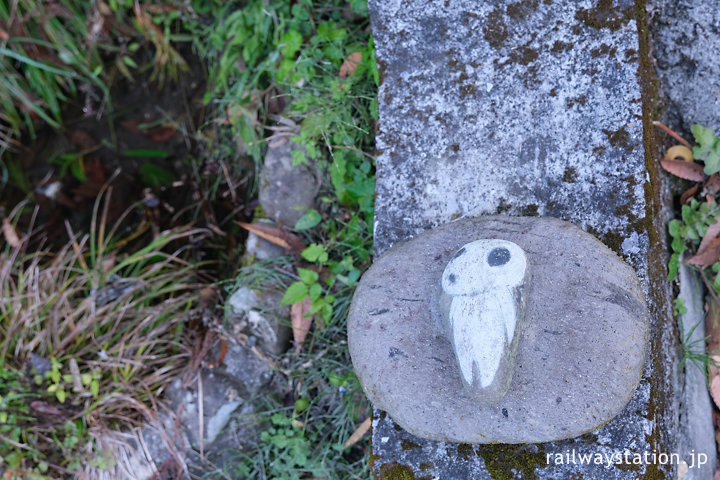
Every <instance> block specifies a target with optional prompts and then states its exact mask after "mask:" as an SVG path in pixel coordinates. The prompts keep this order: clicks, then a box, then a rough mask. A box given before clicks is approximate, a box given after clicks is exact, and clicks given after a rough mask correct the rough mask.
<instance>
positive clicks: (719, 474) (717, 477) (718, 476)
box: [713, 470, 720, 480]
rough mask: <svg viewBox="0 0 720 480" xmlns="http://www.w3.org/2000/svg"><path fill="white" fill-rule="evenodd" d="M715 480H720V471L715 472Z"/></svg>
mask: <svg viewBox="0 0 720 480" xmlns="http://www.w3.org/2000/svg"><path fill="white" fill-rule="evenodd" d="M713 480H720V470H715V475H713Z"/></svg>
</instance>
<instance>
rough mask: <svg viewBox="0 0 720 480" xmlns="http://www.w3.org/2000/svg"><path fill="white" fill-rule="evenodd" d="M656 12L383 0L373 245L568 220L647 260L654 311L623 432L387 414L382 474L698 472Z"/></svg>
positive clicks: (645, 284) (377, 429)
mask: <svg viewBox="0 0 720 480" xmlns="http://www.w3.org/2000/svg"><path fill="white" fill-rule="evenodd" d="M644 12H645V10H644V4H643V2H642V1H639V2H638V3H637V4H635V3H634V2H632V1H627V0H614V1H611V0H600V1H597V2H593V1H587V0H585V1H569V0H523V1H510V0H501V1H495V2H476V1H470V0H440V1H433V0H412V1H410V0H404V1H403V0H371V1H370V13H371V20H372V25H373V32H374V36H375V44H376V47H377V60H378V66H379V69H380V74H381V86H380V92H379V106H380V123H379V132H378V135H377V148H378V160H377V200H376V218H375V245H376V254H378V255H380V254H382V253H383V252H384V251H385V250H387V249H388V248H389V247H390V246H392V245H393V244H395V243H397V242H398V241H401V240H406V239H408V238H411V237H413V236H414V235H416V234H418V233H420V232H422V231H424V230H427V229H430V228H433V227H436V226H438V225H441V224H444V223H447V222H450V221H452V220H454V219H457V218H459V217H465V216H468V217H472V216H483V215H494V214H504V215H510V216H548V217H556V218H560V219H564V220H568V221H570V222H572V223H574V224H575V225H577V226H579V227H581V228H582V229H583V230H585V231H587V232H589V233H591V234H593V235H595V236H596V237H597V238H599V239H600V240H601V241H602V242H603V243H605V245H607V246H608V247H609V248H611V249H612V250H613V251H614V252H616V253H617V254H618V255H619V256H620V257H622V258H623V259H624V260H625V261H626V262H628V264H629V265H630V266H632V268H633V269H634V270H635V272H636V273H637V275H638V277H639V278H640V283H641V286H642V291H643V294H644V297H645V300H646V303H647V306H648V309H649V312H650V339H649V341H650V345H649V349H648V351H649V354H648V356H647V358H646V361H645V366H644V369H643V376H642V380H641V382H640V384H639V386H638V387H637V389H636V390H635V392H634V394H633V396H632V398H631V400H630V402H629V403H628V404H627V406H626V407H625V408H624V410H622V412H621V413H620V414H619V415H617V416H616V417H615V418H614V419H613V420H611V421H610V422H609V423H608V424H606V425H604V426H602V427H601V428H599V429H597V430H594V431H590V432H587V433H585V434H583V435H581V436H579V437H575V438H570V439H567V440H563V441H556V442H550V443H540V444H527V445H484V446H480V445H470V444H453V443H445V442H435V441H429V440H423V439H420V438H418V437H415V436H412V435H410V434H408V433H407V432H405V431H403V430H402V429H401V428H399V427H398V426H397V425H395V424H394V422H393V421H392V420H391V419H390V417H389V416H387V415H386V414H385V413H384V412H381V411H376V415H377V418H376V420H375V422H374V424H373V439H372V444H373V455H372V471H373V473H374V475H376V476H377V477H379V478H387V479H391V478H442V479H443V480H446V479H466V478H473V479H476V478H497V479H500V478H541V479H549V478H556V479H557V478H584V479H608V478H616V479H631V478H632V479H635V478H652V479H654V478H677V471H678V465H677V462H678V460H679V461H681V462H683V461H684V462H687V466H694V467H697V458H695V457H691V456H690V454H689V453H688V452H681V451H680V444H681V443H683V442H682V440H681V439H680V438H679V436H680V433H679V432H680V429H679V422H680V420H679V408H680V407H679V400H678V397H677V396H676V394H677V391H678V385H679V378H678V370H677V364H678V347H677V338H676V336H675V335H676V333H675V332H676V327H675V323H674V320H673V317H672V312H671V307H670V298H671V292H670V291H669V285H668V283H667V282H666V269H665V264H666V247H665V233H664V231H665V230H664V219H665V216H666V215H667V213H666V212H665V211H664V210H663V207H662V206H663V201H662V198H661V192H662V185H661V179H660V174H659V172H658V171H657V167H656V166H655V162H654V158H653V157H654V156H655V155H656V153H657V152H656V146H655V139H654V138H653V131H652V128H651V125H650V121H651V120H652V118H651V117H652V116H653V115H656V114H658V111H657V109H656V103H655V101H656V84H655V80H654V78H653V75H652V71H651V68H650V61H649V58H648V45H647V33H646V25H645V16H644ZM548 242H549V246H548V248H551V240H549V241H548ZM389 354H391V353H389ZM695 453H698V452H695ZM707 453H712V452H707ZM636 454H637V455H640V456H641V457H642V458H641V460H640V461H637V460H638V457H637V455H636ZM671 454H679V456H681V457H682V458H678V456H673V457H670V455H671ZM588 455H590V456H591V458H592V459H591V460H589V461H588V460H581V457H582V458H586V459H587V458H588V457H587V456H588ZM597 455H600V456H601V457H597ZM617 455H620V457H622V461H621V462H617V463H616V462H614V461H610V463H611V464H608V462H607V461H604V462H598V461H597V460H598V458H608V456H610V458H614V459H617V458H618V457H617ZM680 468H681V470H682V469H684V467H682V466H681V467H680ZM691 471H692V469H691ZM698 471H700V470H695V471H692V474H695V472H698ZM710 474H712V472H711V473H710ZM686 478H691V477H686ZM693 478H701V477H700V476H696V477H693Z"/></svg>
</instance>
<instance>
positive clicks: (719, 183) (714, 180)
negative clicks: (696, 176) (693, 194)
mask: <svg viewBox="0 0 720 480" xmlns="http://www.w3.org/2000/svg"><path fill="white" fill-rule="evenodd" d="M705 191H706V192H708V193H709V194H711V195H715V194H716V193H718V192H720V175H718V174H717V173H713V174H712V175H710V178H708V180H707V182H705Z"/></svg>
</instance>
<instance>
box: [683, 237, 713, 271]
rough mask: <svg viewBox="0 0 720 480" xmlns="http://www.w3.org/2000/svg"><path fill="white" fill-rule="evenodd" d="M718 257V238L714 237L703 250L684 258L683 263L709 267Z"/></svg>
mask: <svg viewBox="0 0 720 480" xmlns="http://www.w3.org/2000/svg"><path fill="white" fill-rule="evenodd" d="M718 258H720V238H717V237H715V238H713V239H712V240H711V241H710V243H709V244H708V245H707V246H706V247H705V250H698V253H696V254H695V255H693V256H692V257H690V258H687V259H685V263H687V264H688V265H697V266H699V267H709V266H710V265H712V264H713V263H715V262H717V261H718Z"/></svg>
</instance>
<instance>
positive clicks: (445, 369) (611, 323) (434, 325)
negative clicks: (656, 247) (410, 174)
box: [348, 217, 649, 444]
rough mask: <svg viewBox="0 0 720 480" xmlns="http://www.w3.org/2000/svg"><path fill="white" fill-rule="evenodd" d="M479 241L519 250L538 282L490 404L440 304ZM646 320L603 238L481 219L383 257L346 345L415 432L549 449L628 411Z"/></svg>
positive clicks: (353, 316) (549, 222)
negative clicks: (477, 390) (471, 382)
mask: <svg viewBox="0 0 720 480" xmlns="http://www.w3.org/2000/svg"><path fill="white" fill-rule="evenodd" d="M480 238H484V239H493V238H494V239H499V240H510V241H512V242H514V243H515V244H517V245H518V246H519V247H520V248H522V250H523V251H524V252H525V255H526V256H527V263H528V275H529V276H528V277H527V278H526V282H525V287H524V289H523V292H522V295H523V297H526V313H525V318H524V327H523V328H522V331H521V332H520V337H519V340H518V346H517V349H518V350H517V356H516V360H515V369H514V373H513V376H512V380H511V382H510V387H509V389H508V390H507V393H506V394H505V396H504V397H502V399H501V400H499V401H497V402H496V403H492V404H487V403H483V402H479V401H478V400H477V398H475V396H474V395H473V394H472V392H471V391H470V390H469V389H467V388H465V386H464V385H463V380H462V375H461V372H460V368H459V366H458V363H457V360H456V358H455V355H454V353H453V347H452V344H451V342H450V341H448V339H447V336H446V335H445V331H446V325H445V322H444V320H443V313H442V312H443V309H442V305H441V301H440V299H441V298H442V297H441V295H440V294H441V286H440V278H441V276H442V274H443V271H444V269H445V268H446V265H448V262H449V261H450V259H451V258H452V256H453V254H455V253H456V252H457V251H458V249H460V247H462V246H463V245H465V244H467V243H469V242H473V241H475V240H477V239H480ZM549 239H552V243H548V241H549ZM648 322H649V320H648V313H647V308H646V306H645V301H644V297H643V294H642V290H641V288H640V284H639V281H638V279H637V276H636V274H635V272H634V271H633V269H632V268H631V267H629V266H628V265H627V264H625V263H624V262H623V261H622V260H620V259H619V257H618V256H617V255H615V254H614V253H613V252H612V251H611V250H609V249H608V248H607V247H606V246H605V245H603V244H602V243H601V242H600V241H598V240H597V239H595V238H594V237H593V236H591V235H589V234H587V233H585V232H583V231H582V230H580V229H579V228H577V227H576V226H575V225H573V224H571V223H568V222H564V221H561V220H557V219H553V218H530V217H517V218H510V217H481V218H474V219H466V220H462V221H457V222H453V223H450V224H446V225H444V226H442V227H438V228H436V229H434V230H430V231H427V232H425V233H422V234H420V235H418V236H417V237H415V238H413V239H412V240H410V241H408V242H407V243H401V244H398V245H397V246H395V247H393V248H391V249H390V250H388V251H387V252H386V253H385V254H384V255H382V256H381V257H380V258H378V259H376V260H375V262H374V264H373V266H372V267H371V268H370V269H369V270H368V271H367V272H366V273H365V275H364V276H363V278H362V280H361V281H360V284H359V286H358V288H357V290H356V292H355V295H354V297H353V301H352V305H351V307H350V313H349V317H348V343H349V347H350V353H351V355H352V360H353V365H354V366H355V370H356V373H357V375H358V378H359V379H360V383H361V384H362V386H363V388H364V390H365V393H366V395H367V396H368V397H369V399H370V400H371V401H372V402H373V404H374V405H375V407H376V408H379V409H382V410H385V411H386V412H387V413H388V414H389V415H390V416H391V417H392V418H393V419H394V420H395V421H396V422H397V423H398V424H400V425H401V426H402V427H403V428H404V429H406V430H407V431H408V432H410V433H412V434H413V435H417V436H419V437H423V438H427V439H431V440H437V441H445V442H459V443H485V444H487V443H540V442H550V441H555V440H560V439H563V438H570V437H575V436H579V435H581V434H583V433H585V432H587V431H590V430H594V429H596V428H598V427H599V426H600V425H602V424H604V423H606V422H608V421H610V420H611V419H612V418H613V417H615V416H616V415H617V414H618V413H620V411H622V409H623V408H624V407H625V405H626V404H627V403H628V401H629V400H630V398H631V396H632V394H633V392H634V390H635V387H636V386H637V385H638V383H639V382H640V378H641V374H642V366H643V362H644V360H645V348H646V343H647V333H648ZM558 398H560V399H561V401H560V402H558V400H557V399H558Z"/></svg>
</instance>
